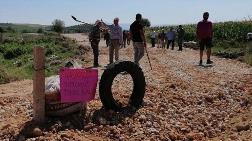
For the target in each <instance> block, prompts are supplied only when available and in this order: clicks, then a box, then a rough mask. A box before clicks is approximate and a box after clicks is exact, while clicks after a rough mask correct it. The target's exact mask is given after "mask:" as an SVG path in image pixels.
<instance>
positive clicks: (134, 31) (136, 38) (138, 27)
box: [130, 14, 146, 65]
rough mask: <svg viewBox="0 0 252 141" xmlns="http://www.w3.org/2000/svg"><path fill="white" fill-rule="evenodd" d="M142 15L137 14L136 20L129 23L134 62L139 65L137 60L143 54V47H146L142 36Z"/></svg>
mask: <svg viewBox="0 0 252 141" xmlns="http://www.w3.org/2000/svg"><path fill="white" fill-rule="evenodd" d="M141 20H142V15H141V14H137V15H136V20H135V21H134V22H133V23H132V24H131V25H130V33H131V35H132V40H133V46H134V62H135V63H136V64H137V65H139V61H140V60H141V58H142V57H143V56H144V48H145V47H146V39H145V36H144V29H143V25H142V24H141Z"/></svg>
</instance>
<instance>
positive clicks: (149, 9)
mask: <svg viewBox="0 0 252 141" xmlns="http://www.w3.org/2000/svg"><path fill="white" fill-rule="evenodd" d="M205 11H208V12H209V13H210V20H211V21H213V22H221V21H230V20H243V19H244V18H246V19H248V18H249V17H250V18H251V19H252V0H0V23H32V24H43V25H51V23H52V21H53V20H54V19H61V20H63V21H64V22H65V25H66V26H70V25H76V24H78V23H76V22H75V21H73V20H72V19H71V15H74V16H75V17H77V18H78V19H80V20H83V21H85V22H87V23H94V22H95V21H96V20H97V19H103V21H105V22H107V23H111V22H112V21H113V19H114V18H115V17H119V19H120V23H124V24H129V23H132V22H133V21H134V20H135V15H136V13H141V14H142V15H143V17H144V18H148V19H149V20H150V22H151V24H152V25H177V24H189V23H196V22H197V21H199V20H201V19H202V13H203V12H205Z"/></svg>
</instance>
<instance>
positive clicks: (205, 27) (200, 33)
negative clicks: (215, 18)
mask: <svg viewBox="0 0 252 141" xmlns="http://www.w3.org/2000/svg"><path fill="white" fill-rule="evenodd" d="M208 18H209V13H208V12H205V13H204V14H203V20H202V21H200V22H199V23H198V25H197V37H198V39H199V45H200V62H199V65H202V57H203V51H204V49H205V47H206V49H207V62H206V63H207V64H212V63H213V61H211V60H210V56H211V47H212V46H213V45H212V38H213V25H212V22H211V21H208Z"/></svg>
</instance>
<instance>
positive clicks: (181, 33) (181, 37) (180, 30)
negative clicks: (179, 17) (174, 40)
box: [177, 25, 185, 51]
mask: <svg viewBox="0 0 252 141" xmlns="http://www.w3.org/2000/svg"><path fill="white" fill-rule="evenodd" d="M177 34H178V46H179V49H178V51H182V47H183V43H184V37H185V30H184V29H183V27H182V25H179V27H178V29H177Z"/></svg>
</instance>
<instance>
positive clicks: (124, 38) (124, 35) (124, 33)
mask: <svg viewBox="0 0 252 141" xmlns="http://www.w3.org/2000/svg"><path fill="white" fill-rule="evenodd" d="M126 40H127V31H126V30H123V47H124V48H126Z"/></svg>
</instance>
